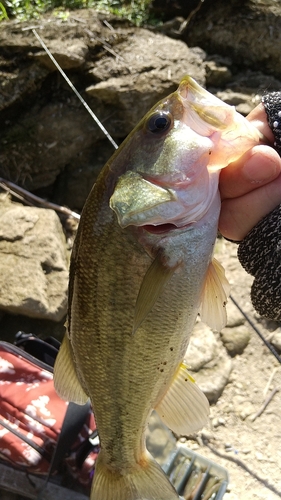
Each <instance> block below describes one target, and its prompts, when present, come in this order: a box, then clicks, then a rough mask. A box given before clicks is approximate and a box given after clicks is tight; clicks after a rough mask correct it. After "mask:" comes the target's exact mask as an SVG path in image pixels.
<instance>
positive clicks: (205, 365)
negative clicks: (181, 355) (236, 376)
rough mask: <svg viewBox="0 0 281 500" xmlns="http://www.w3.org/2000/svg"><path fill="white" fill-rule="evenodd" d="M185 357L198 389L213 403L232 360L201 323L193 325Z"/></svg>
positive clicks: (229, 369) (223, 384)
mask: <svg viewBox="0 0 281 500" xmlns="http://www.w3.org/2000/svg"><path fill="white" fill-rule="evenodd" d="M185 359H186V361H187V364H188V365H189V367H190V368H189V371H191V373H192V374H193V375H194V378H195V380H196V382H197V384H198V385H199V387H200V389H201V390H202V391H203V392H204V394H205V395H206V397H207V398H208V400H209V402H210V403H215V402H216V401H217V400H218V398H219V397H220V395H221V394H222V392H223V389H224V387H225V386H226V384H227V383H228V380H229V376H230V373H231V370H232V361H231V359H230V358H229V357H228V355H227V354H226V351H225V349H224V347H223V346H222V345H221V344H220V343H219V342H218V341H217V340H216V338H215V336H214V333H213V332H212V330H211V329H210V328H209V327H207V326H206V325H204V324H203V323H197V324H196V325H195V328H194V330H193V332H192V335H191V339H190V342H189V346H188V348H187V351H186V355H185Z"/></svg>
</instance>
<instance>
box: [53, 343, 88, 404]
mask: <svg viewBox="0 0 281 500" xmlns="http://www.w3.org/2000/svg"><path fill="white" fill-rule="evenodd" d="M54 386H55V389H56V392H57V393H58V395H59V396H60V397H61V398H62V399H65V400H66V401H72V402H73V403H77V404H80V405H83V404H85V403H86V402H87V400H88V399H89V397H88V396H87V394H86V393H85V392H84V390H83V388H82V386H81V384H80V382H79V379H78V377H77V373H76V369H75V364H74V360H73V353H72V348H71V345H70V341H69V338H68V336H67V334H65V336H64V339H63V341H62V344H61V346H60V350H59V353H58V355H57V359H56V362H55V366H54Z"/></svg>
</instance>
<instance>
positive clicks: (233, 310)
mask: <svg viewBox="0 0 281 500" xmlns="http://www.w3.org/2000/svg"><path fill="white" fill-rule="evenodd" d="M226 314H227V328H233V327H237V326H241V325H244V323H245V321H246V320H245V318H244V316H242V314H241V312H240V311H239V309H238V308H237V307H236V305H235V304H234V303H233V302H232V300H231V299H228V301H227V304H226Z"/></svg>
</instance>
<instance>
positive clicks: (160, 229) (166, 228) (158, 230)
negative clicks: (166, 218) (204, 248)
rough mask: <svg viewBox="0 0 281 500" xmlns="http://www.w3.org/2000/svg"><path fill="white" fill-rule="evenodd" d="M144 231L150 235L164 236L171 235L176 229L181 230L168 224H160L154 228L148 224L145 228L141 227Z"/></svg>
mask: <svg viewBox="0 0 281 500" xmlns="http://www.w3.org/2000/svg"><path fill="white" fill-rule="evenodd" d="M141 227H142V229H145V231H147V232H148V233H152V234H163V233H169V232H170V231H174V230H175V229H179V228H178V227H177V226H176V225H175V224H171V223H167V224H159V225H157V226H153V224H146V225H145V226H141Z"/></svg>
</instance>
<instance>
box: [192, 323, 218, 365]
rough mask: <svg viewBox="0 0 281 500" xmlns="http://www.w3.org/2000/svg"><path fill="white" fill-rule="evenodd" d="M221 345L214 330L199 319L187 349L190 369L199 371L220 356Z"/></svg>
mask: <svg viewBox="0 0 281 500" xmlns="http://www.w3.org/2000/svg"><path fill="white" fill-rule="evenodd" d="M218 352H219V345H218V342H217V341H216V338H215V336H214V334H213V332H212V330H211V329H210V328H209V327H208V326H207V325H205V324H204V323H202V322H201V321H198V322H197V323H196V325H195V326H194V329H193V332H192V335H191V337H190V340H189V345H188V348H187V351H186V356H185V357H186V360H187V363H188V366H189V368H190V370H192V371H194V372H198V371H199V370H200V369H201V368H202V367H203V366H205V365H206V364H207V363H209V362H210V361H212V360H213V359H215V358H216V357H217V356H218Z"/></svg>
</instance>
